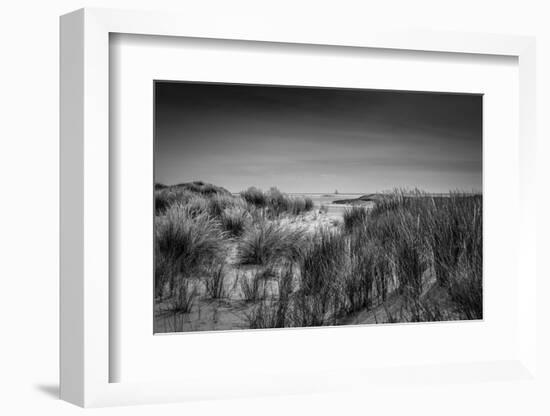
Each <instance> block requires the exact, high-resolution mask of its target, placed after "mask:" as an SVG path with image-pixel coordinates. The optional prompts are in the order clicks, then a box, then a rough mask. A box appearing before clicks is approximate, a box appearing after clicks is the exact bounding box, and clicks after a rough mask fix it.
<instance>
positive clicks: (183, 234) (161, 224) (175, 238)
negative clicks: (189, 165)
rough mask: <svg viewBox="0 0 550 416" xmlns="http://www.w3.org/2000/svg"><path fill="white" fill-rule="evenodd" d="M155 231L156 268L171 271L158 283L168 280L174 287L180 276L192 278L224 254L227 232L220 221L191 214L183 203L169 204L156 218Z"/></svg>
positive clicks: (204, 215)
mask: <svg viewBox="0 0 550 416" xmlns="http://www.w3.org/2000/svg"><path fill="white" fill-rule="evenodd" d="M155 234H156V236H155V237H156V238H155V243H156V250H155V251H156V255H157V258H156V259H155V260H156V264H157V267H159V269H162V270H169V271H170V273H171V275H170V276H169V277H168V278H166V277H165V276H164V275H163V274H162V273H160V275H159V281H158V282H155V284H163V283H166V280H169V283H170V287H171V288H174V287H175V284H174V283H175V282H174V280H175V279H176V278H177V276H182V278H186V277H189V276H191V275H192V274H193V273H196V272H197V271H198V270H200V269H201V268H202V267H204V265H205V264H208V263H211V262H212V261H213V260H214V259H222V258H223V257H224V255H225V243H224V238H223V237H224V234H223V232H222V231H221V229H220V227H219V223H218V222H217V221H215V220H213V219H212V218H211V217H209V216H208V215H206V214H199V215H197V216H193V215H191V214H190V212H189V210H188V208H187V206H186V205H182V204H180V203H177V204H174V205H172V206H170V208H168V210H167V211H166V212H165V215H164V216H162V217H157V218H156V219H155Z"/></svg>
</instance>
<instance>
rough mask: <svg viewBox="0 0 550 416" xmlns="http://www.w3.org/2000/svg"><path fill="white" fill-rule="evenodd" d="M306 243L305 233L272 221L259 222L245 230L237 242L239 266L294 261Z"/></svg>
mask: <svg viewBox="0 0 550 416" xmlns="http://www.w3.org/2000/svg"><path fill="white" fill-rule="evenodd" d="M305 243H306V234H305V231H304V230H302V229H300V228H293V227H289V226H284V225H281V224H280V223H278V222H273V221H260V222H258V223H256V224H254V225H253V226H251V227H249V228H247V229H246V230H245V232H244V233H243V235H242V236H241V238H240V240H239V245H238V247H237V258H238V261H239V263H240V264H262V265H266V264H270V263H273V262H278V261H283V260H290V261H296V260H297V259H298V258H299V257H300V255H301V253H302V252H303V249H304V246H305Z"/></svg>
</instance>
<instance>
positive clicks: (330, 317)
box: [293, 228, 347, 326]
mask: <svg viewBox="0 0 550 416" xmlns="http://www.w3.org/2000/svg"><path fill="white" fill-rule="evenodd" d="M346 263H347V242H346V239H345V237H344V236H343V235H342V234H341V233H340V232H337V231H336V232H333V231H330V230H327V229H325V228H321V229H319V230H317V231H316V233H315V235H314V236H313V238H312V243H311V246H310V247H309V248H308V249H307V250H306V251H305V253H304V254H303V256H302V258H301V260H300V262H299V268H300V276H301V280H300V286H299V289H298V290H297V291H296V293H295V299H294V308H293V315H294V316H293V319H294V321H295V322H296V324H297V326H320V325H327V324H330V323H335V322H336V317H337V315H338V313H339V312H340V310H341V308H342V297H341V286H340V282H341V281H342V278H343V273H344V272H345V270H346Z"/></svg>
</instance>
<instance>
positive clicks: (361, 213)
mask: <svg viewBox="0 0 550 416" xmlns="http://www.w3.org/2000/svg"><path fill="white" fill-rule="evenodd" d="M367 217H368V214H367V210H366V209H365V208H364V207H362V206H360V205H353V206H352V207H350V208H347V209H346V210H345V211H344V214H343V220H344V230H346V232H348V233H349V232H352V231H353V229H354V228H356V227H359V226H361V225H362V224H364V223H365V222H366V221H367Z"/></svg>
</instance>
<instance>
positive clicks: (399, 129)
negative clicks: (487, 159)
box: [155, 81, 482, 193]
mask: <svg viewBox="0 0 550 416" xmlns="http://www.w3.org/2000/svg"><path fill="white" fill-rule="evenodd" d="M194 180H202V181H204V182H210V183H213V184H215V185H218V186H223V187H225V188H226V189H228V190H230V191H232V192H239V191H241V190H243V189H246V188H248V187H250V186H256V187H259V188H261V189H264V190H265V189H268V188H270V187H271V186H276V187H278V188H279V189H280V190H282V191H284V192H288V193H328V192H334V191H335V190H338V192H339V193H370V192H379V191H385V190H390V189H394V188H420V189H422V190H424V191H427V192H448V191H449V190H462V191H481V190H482V96H481V95H474V94H446V93H422V92H402V91H382V90H362V89H337V88H304V87H286V86H267V85H265V86H264V85H240V84H216V83H186V82H164V81H163V82H159V81H157V82H155V182H158V183H164V184H166V185H172V184H177V183H182V182H189V181H194Z"/></svg>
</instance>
